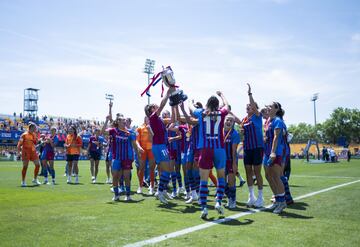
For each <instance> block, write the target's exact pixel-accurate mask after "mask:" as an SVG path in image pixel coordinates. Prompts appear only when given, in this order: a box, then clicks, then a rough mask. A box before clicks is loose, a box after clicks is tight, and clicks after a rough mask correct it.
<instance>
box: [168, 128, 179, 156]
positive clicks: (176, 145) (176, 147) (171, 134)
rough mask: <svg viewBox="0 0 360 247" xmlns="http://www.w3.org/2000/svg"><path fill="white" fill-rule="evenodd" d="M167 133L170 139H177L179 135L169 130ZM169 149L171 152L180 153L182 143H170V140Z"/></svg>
mask: <svg viewBox="0 0 360 247" xmlns="http://www.w3.org/2000/svg"><path fill="white" fill-rule="evenodd" d="M166 131H167V136H168V137H169V138H170V137H175V136H177V135H178V133H177V132H176V131H174V130H170V129H167V130H166ZM167 147H168V150H169V152H173V151H178V150H179V149H180V141H179V140H176V141H172V142H169V140H168V141H167Z"/></svg>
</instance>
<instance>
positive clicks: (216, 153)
mask: <svg viewBox="0 0 360 247" xmlns="http://www.w3.org/2000/svg"><path fill="white" fill-rule="evenodd" d="M216 93H217V95H218V96H220V97H221V99H222V101H223V105H224V107H223V108H221V109H219V100H218V98H217V97H216V96H211V97H210V98H209V99H208V102H207V104H206V109H205V110H204V109H197V110H195V111H194V116H195V118H197V119H198V121H199V133H200V141H199V143H198V147H199V148H200V149H201V150H200V160H199V168H200V169H199V170H200V204H201V216H200V217H201V218H202V219H205V218H206V217H207V215H208V209H207V196H208V193H209V190H208V178H209V173H210V170H211V169H212V168H213V164H214V165H215V168H216V172H217V177H218V184H217V192H216V204H215V209H216V210H217V211H218V213H219V214H220V215H223V214H224V208H223V207H222V206H221V202H222V198H223V196H224V190H225V166H226V153H225V148H224V132H223V128H224V120H225V116H226V115H227V114H228V111H229V104H228V102H227V100H226V99H225V96H224V95H223V93H222V92H220V91H218V92H216Z"/></svg>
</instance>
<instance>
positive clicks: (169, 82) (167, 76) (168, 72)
mask: <svg viewBox="0 0 360 247" xmlns="http://www.w3.org/2000/svg"><path fill="white" fill-rule="evenodd" d="M161 76H162V80H163V82H164V83H165V85H166V86H167V87H168V88H171V89H172V90H171V93H170V97H169V100H170V103H169V104H170V106H176V105H178V104H180V103H181V102H183V101H185V100H187V98H188V97H187V95H186V94H184V92H183V90H180V89H177V88H176V86H175V83H176V81H175V77H174V72H173V71H172V69H171V67H170V66H168V67H166V68H165V69H164V70H163V71H162V72H161Z"/></svg>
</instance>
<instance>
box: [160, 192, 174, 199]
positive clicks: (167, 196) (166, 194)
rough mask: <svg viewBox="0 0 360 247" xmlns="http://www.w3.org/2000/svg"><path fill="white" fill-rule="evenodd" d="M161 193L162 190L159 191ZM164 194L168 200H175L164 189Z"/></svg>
mask: <svg viewBox="0 0 360 247" xmlns="http://www.w3.org/2000/svg"><path fill="white" fill-rule="evenodd" d="M159 194H160V192H159ZM163 196H164V198H166V199H168V200H173V199H174V198H173V197H172V196H171V195H170V194H169V193H168V192H166V191H163Z"/></svg>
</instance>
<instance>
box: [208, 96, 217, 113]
mask: <svg viewBox="0 0 360 247" xmlns="http://www.w3.org/2000/svg"><path fill="white" fill-rule="evenodd" d="M206 108H208V109H210V110H211V111H216V110H217V109H218V108H219V99H218V98H217V97H216V96H211V97H210V98H209V99H208V101H207V103H206Z"/></svg>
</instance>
